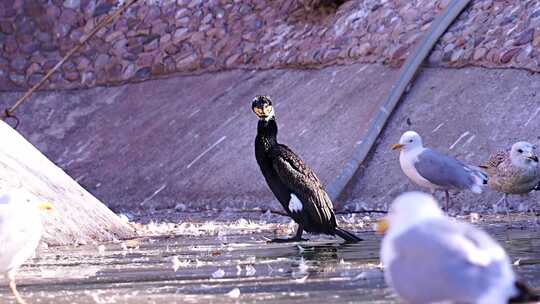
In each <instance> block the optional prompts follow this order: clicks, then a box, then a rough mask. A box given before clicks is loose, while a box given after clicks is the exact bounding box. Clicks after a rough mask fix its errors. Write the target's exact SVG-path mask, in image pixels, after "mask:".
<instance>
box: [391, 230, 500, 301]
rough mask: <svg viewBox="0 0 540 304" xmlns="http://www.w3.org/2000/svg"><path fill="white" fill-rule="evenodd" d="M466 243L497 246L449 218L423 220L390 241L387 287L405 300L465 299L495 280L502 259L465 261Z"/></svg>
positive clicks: (483, 236)
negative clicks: (391, 253)
mask: <svg viewBox="0 0 540 304" xmlns="http://www.w3.org/2000/svg"><path fill="white" fill-rule="evenodd" d="M471 244H473V246H474V247H476V248H478V249H484V250H486V251H489V250H490V248H491V249H493V246H499V245H498V244H497V243H495V241H493V240H492V239H491V237H489V235H487V234H486V233H485V232H483V231H481V230H478V229H476V228H474V227H472V226H470V225H467V224H463V223H455V222H450V221H428V222H426V223H424V224H421V225H418V226H416V227H415V228H412V229H410V230H408V231H406V232H405V233H404V234H402V235H401V236H399V237H398V238H396V239H395V241H394V249H395V251H396V258H395V259H394V260H393V261H392V263H391V264H390V265H389V266H388V269H387V271H389V272H390V275H391V278H392V286H393V287H394V289H395V290H396V291H397V292H398V294H400V295H401V296H402V297H403V298H404V299H405V300H407V301H408V302H411V303H433V302H439V301H443V300H452V301H453V302H465V303H471V302H473V301H474V300H475V299H477V298H478V297H479V296H481V295H482V294H483V293H484V292H485V291H486V290H488V289H489V288H491V287H492V286H494V285H495V284H494V283H496V282H497V280H499V279H500V277H501V275H502V273H503V272H504V270H505V269H504V268H505V267H510V265H509V262H508V261H507V260H505V259H503V260H494V261H491V262H490V263H489V264H487V265H479V264H475V263H473V262H471V261H470V259H469V258H468V252H467V248H470V247H471V246H470V245H471Z"/></svg>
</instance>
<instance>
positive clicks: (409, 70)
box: [327, 0, 471, 200]
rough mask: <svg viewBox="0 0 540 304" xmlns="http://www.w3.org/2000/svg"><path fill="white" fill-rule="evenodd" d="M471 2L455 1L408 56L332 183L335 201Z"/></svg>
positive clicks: (331, 189) (331, 193) (330, 186)
mask: <svg viewBox="0 0 540 304" xmlns="http://www.w3.org/2000/svg"><path fill="white" fill-rule="evenodd" d="M469 2H471V0H453V1H452V2H451V3H450V4H449V5H448V7H447V8H446V9H445V10H444V11H443V12H442V13H441V14H440V15H439V16H438V17H437V18H436V19H435V20H434V21H433V24H432V25H431V27H430V28H429V30H428V31H427V33H426V35H425V36H424V38H423V39H422V40H421V41H420V43H419V44H418V45H417V47H416V48H415V50H414V52H413V53H412V54H411V56H409V58H407V61H405V64H404V65H403V67H402V68H401V73H400V76H399V78H398V80H397V82H396V84H395V85H394V86H393V87H392V90H391V91H390V93H389V94H388V97H387V98H386V100H385V101H384V103H383V106H382V107H381V109H380V110H379V113H377V116H376V118H375V121H374V122H373V123H372V124H371V126H370V128H369V130H368V132H367V135H366V136H365V138H363V139H362V141H361V143H360V144H359V145H358V146H357V147H356V148H355V150H354V152H353V156H352V157H351V159H350V160H349V161H348V162H347V163H346V164H345V166H344V168H343V169H342V170H341V172H340V173H339V174H338V176H337V177H336V178H335V179H334V181H333V182H332V183H331V184H330V185H329V186H328V188H327V190H328V194H329V195H330V198H331V199H332V200H336V199H337V198H338V197H339V196H340V195H341V193H342V192H343V190H344V189H345V187H346V186H347V184H348V183H349V182H350V181H351V179H352V177H353V176H354V174H355V173H356V171H357V170H358V168H359V167H360V165H361V164H362V162H363V161H364V160H365V158H366V157H367V155H368V153H369V151H370V150H371V148H372V147H373V145H374V143H375V141H376V140H377V137H378V136H379V134H380V133H381V131H382V129H383V127H384V125H385V124H386V122H387V121H388V118H389V117H390V115H391V113H392V112H393V111H394V108H395V107H396V106H397V104H398V103H399V101H400V99H401V97H402V96H403V93H405V91H406V90H407V86H408V85H409V83H410V82H411V81H412V80H413V78H414V76H415V75H416V73H417V72H418V69H419V68H420V66H421V65H422V62H424V60H425V59H426V57H427V56H428V55H429V53H430V52H431V49H432V48H433V46H434V45H435V43H437V41H438V40H439V38H440V37H441V36H442V35H443V34H444V33H445V32H446V30H447V29H448V27H449V26H450V24H452V22H454V20H455V19H456V18H457V17H458V16H459V15H460V14H461V12H462V11H463V10H464V9H465V7H466V6H467V5H468V4H469Z"/></svg>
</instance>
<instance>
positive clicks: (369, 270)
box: [0, 226, 540, 304]
mask: <svg viewBox="0 0 540 304" xmlns="http://www.w3.org/2000/svg"><path fill="white" fill-rule="evenodd" d="M488 231H489V232H490V233H491V234H493V235H494V236H495V237H496V238H497V239H498V240H499V241H501V243H502V244H503V246H504V247H505V248H506V249H507V250H508V252H509V254H510V256H511V258H512V260H513V261H518V262H516V271H517V273H518V274H519V275H520V276H521V277H522V278H523V279H524V280H525V281H527V282H529V283H530V285H531V286H534V287H538V286H540V235H539V233H538V232H537V231H523V230H513V231H511V232H510V233H508V232H506V230H505V229H504V228H502V227H497V226H490V227H488ZM361 237H362V238H364V239H365V241H363V242H360V243H358V244H341V243H339V242H337V241H336V240H332V239H331V240H328V239H318V241H310V242H306V243H302V244H300V246H298V245H297V244H267V243H265V242H264V241H262V239H263V238H262V237H261V235H257V234H250V235H229V236H227V239H226V240H225V241H223V240H221V241H219V240H217V239H216V238H215V237H214V236H197V237H187V236H183V237H182V236H178V237H155V238H154V237H153V238H145V239H139V240H133V241H129V242H120V243H111V244H106V245H105V251H104V252H102V253H100V252H99V251H98V249H97V248H96V247H95V246H81V247H63V248H62V247H60V248H50V249H48V250H46V251H45V252H44V253H42V254H41V255H40V257H39V258H37V259H34V261H33V262H32V263H31V264H30V265H27V266H25V267H24V268H23V269H22V271H21V274H20V282H21V292H22V293H23V294H24V295H25V296H26V297H27V300H28V301H29V302H32V303H33V302H44V303H46V302H48V300H50V299H51V298H52V297H54V298H55V303H72V302H73V299H75V298H76V299H78V300H77V303H83V304H84V303H170V302H177V303H239V302H241V303H253V302H257V303H295V302H307V301H309V302H317V303H323V302H331V303H350V302H355V303H359V302H362V303H395V302H396V299H395V298H394V296H393V295H392V294H391V292H390V291H389V290H388V288H387V287H386V285H385V283H384V278H383V273H382V271H381V270H380V268H379V267H378V264H379V260H378V253H379V244H380V237H378V236H375V235H374V234H373V233H363V235H361ZM173 261H174V262H173ZM173 267H174V268H175V269H176V271H175V270H174V269H173ZM236 288H238V289H239V291H240V294H239V295H238V294H237V293H236V292H233V293H230V294H229V292H230V291H232V290H235V289H236ZM227 294H229V295H227ZM231 295H232V296H231ZM236 296H238V298H236ZM10 299H11V298H10V297H9V292H8V290H7V288H6V287H5V286H0V302H1V303H5V302H9V300H10Z"/></svg>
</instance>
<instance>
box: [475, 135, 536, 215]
mask: <svg viewBox="0 0 540 304" xmlns="http://www.w3.org/2000/svg"><path fill="white" fill-rule="evenodd" d="M535 149H536V147H535V146H534V145H533V144H531V143H528V142H524V141H520V142H517V143H515V144H513V145H512V148H511V149H510V151H500V152H497V153H495V154H493V155H491V156H490V157H489V159H488V160H487V161H486V162H485V163H484V164H482V165H481V166H480V167H481V168H484V169H485V170H486V172H487V174H488V176H489V178H488V185H489V187H491V188H492V189H493V190H495V191H498V192H501V193H503V198H502V200H503V201H504V203H505V207H506V212H507V215H508V218H509V219H510V213H509V210H508V209H509V208H508V200H507V196H508V195H509V194H527V193H529V192H531V191H532V190H534V189H535V188H536V187H538V184H539V183H540V166H539V165H538V156H537V155H536V153H535V151H534V150H535Z"/></svg>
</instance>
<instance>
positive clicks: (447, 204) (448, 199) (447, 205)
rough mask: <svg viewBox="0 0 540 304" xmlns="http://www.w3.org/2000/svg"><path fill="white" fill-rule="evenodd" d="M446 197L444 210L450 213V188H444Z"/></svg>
mask: <svg viewBox="0 0 540 304" xmlns="http://www.w3.org/2000/svg"><path fill="white" fill-rule="evenodd" d="M444 198H445V200H444V210H445V211H446V213H448V210H449V209H448V208H450V193H449V192H448V190H444Z"/></svg>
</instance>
